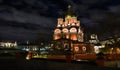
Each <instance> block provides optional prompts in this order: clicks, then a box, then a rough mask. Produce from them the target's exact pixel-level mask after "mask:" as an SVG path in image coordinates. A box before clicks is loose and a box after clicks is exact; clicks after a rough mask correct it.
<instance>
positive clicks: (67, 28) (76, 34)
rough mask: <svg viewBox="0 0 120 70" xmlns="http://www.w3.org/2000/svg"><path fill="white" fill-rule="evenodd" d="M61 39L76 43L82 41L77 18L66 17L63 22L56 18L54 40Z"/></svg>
mask: <svg viewBox="0 0 120 70" xmlns="http://www.w3.org/2000/svg"><path fill="white" fill-rule="evenodd" d="M61 38H65V39H70V40H73V41H78V42H83V41H84V39H83V38H84V33H83V31H82V30H81V28H80V21H78V20H77V17H71V16H69V15H68V16H67V17H66V18H65V21H64V19H63V18H58V22H57V28H56V29H55V30H54V40H58V39H61Z"/></svg>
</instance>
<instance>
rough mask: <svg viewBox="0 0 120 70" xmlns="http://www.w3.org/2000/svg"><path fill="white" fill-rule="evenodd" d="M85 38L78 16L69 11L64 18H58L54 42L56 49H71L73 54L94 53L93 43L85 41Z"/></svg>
mask: <svg viewBox="0 0 120 70" xmlns="http://www.w3.org/2000/svg"><path fill="white" fill-rule="evenodd" d="M84 38H85V37H84V31H83V30H82V28H81V24H80V21H79V20H78V19H77V17H76V16H72V15H70V14H69V13H68V14H67V15H66V16H65V18H64V19H63V18H58V19H57V26H56V28H55V29H54V34H53V41H54V42H53V43H52V46H53V48H54V49H58V50H61V49H62V50H66V49H70V51H71V52H72V53H73V54H82V53H94V47H93V45H92V44H90V43H85V42H84Z"/></svg>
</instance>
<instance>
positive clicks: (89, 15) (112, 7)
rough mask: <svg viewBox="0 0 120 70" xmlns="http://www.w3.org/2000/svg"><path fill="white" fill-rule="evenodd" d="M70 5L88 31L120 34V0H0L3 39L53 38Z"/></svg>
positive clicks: (102, 34)
mask: <svg viewBox="0 0 120 70" xmlns="http://www.w3.org/2000/svg"><path fill="white" fill-rule="evenodd" d="M68 5H71V6H72V7H71V13H73V14H75V15H76V16H77V17H78V20H80V21H81V27H82V28H83V30H84V31H85V32H86V33H87V34H91V33H95V34H98V37H99V39H100V40H103V39H105V38H108V37H111V36H113V35H120V0H0V40H1V41H27V40H29V41H32V40H37V39H41V40H44V41H46V40H52V35H53V34H52V33H53V30H54V28H55V27H56V25H57V18H59V17H63V18H64V16H65V14H66V12H67V6H68Z"/></svg>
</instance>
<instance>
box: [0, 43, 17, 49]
mask: <svg viewBox="0 0 120 70" xmlns="http://www.w3.org/2000/svg"><path fill="white" fill-rule="evenodd" d="M0 46H1V47H4V48H12V47H15V46H17V42H0Z"/></svg>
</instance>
